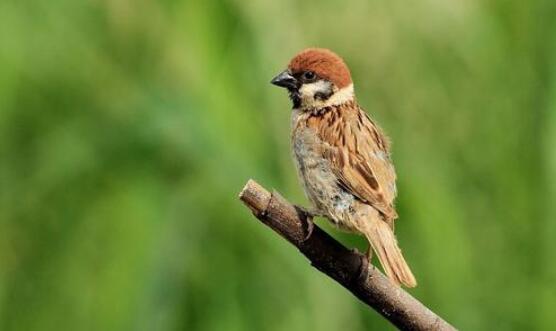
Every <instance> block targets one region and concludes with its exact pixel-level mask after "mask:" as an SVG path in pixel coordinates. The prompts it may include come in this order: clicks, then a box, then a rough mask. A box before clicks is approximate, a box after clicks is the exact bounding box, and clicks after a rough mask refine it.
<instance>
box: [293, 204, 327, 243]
mask: <svg viewBox="0 0 556 331" xmlns="http://www.w3.org/2000/svg"><path fill="white" fill-rule="evenodd" d="M295 209H297V211H298V212H299V213H300V214H301V215H302V218H303V219H304V220H305V224H306V226H307V228H306V231H307V234H306V235H305V238H303V241H305V240H307V239H309V237H311V234H313V230H314V229H315V223H314V222H313V218H315V216H324V215H322V213H319V212H317V211H316V210H315V209H307V208H305V207H301V206H297V205H296V206H295Z"/></svg>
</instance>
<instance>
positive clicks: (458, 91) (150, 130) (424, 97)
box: [0, 0, 556, 331]
mask: <svg viewBox="0 0 556 331" xmlns="http://www.w3.org/2000/svg"><path fill="white" fill-rule="evenodd" d="M308 46H321V47H328V48H331V49H333V50H335V51H336V52H338V53H339V54H340V55H342V56H343V57H344V58H345V60H346V61H347V62H348V64H349V65H350V67H351V69H352V73H353V77H354V81H355V86H356V91H357V95H358V98H359V101H360V102H361V104H362V105H363V106H364V107H365V108H366V109H367V110H368V111H369V112H370V113H372V115H373V117H374V118H375V119H376V120H377V121H378V122H379V123H380V124H381V125H382V126H383V128H384V129H385V131H386V132H388V133H389V135H390V136H391V138H392V140H393V141H394V145H393V152H394V160H395V164H396V166H397V170H398V173H399V192H400V196H399V200H398V210H399V214H400V219H399V221H398V223H397V224H398V226H397V227H396V229H397V233H398V237H399V241H400V243H401V245H402V248H403V249H404V252H405V254H406V257H407V259H408V261H409V262H410V265H411V266H412V268H413V270H414V273H415V275H416V276H417V279H418V281H419V287H417V288H416V289H414V290H411V291H410V292H411V293H412V294H413V295H415V296H416V297H417V298H419V299H420V300H422V301H423V302H424V303H425V304H426V305H428V306H429V307H430V308H431V309H433V310H434V311H436V312H437V313H438V314H440V315H441V316H443V317H444V318H446V319H447V320H449V321H450V322H451V323H453V324H454V325H455V326H457V327H459V328H461V329H465V330H551V329H552V330H553V329H554V328H555V327H556V316H555V313H554V312H555V310H556V284H555V282H556V266H555V265H554V263H555V261H556V222H555V221H556V2H554V1H549V0H539V1H520V0H505V1H502V0H499V1H494V0H492V1H478V0H471V1H451V0H450V1H440V0H426V1H420V2H402V1H388V0H377V1H364V0H354V1H316V0H315V1H305V2H300V1H292V0H287V1H260V0H255V1H249V2H248V1H238V0H235V1H234V0H207V1H200V0H199V1H179V0H174V1H148V0H136V1H131V0H113V1H112V0H94V1H93V0H89V1H74V0H56V1H46V0H42V1H40V0H34V1H15V0H3V1H1V2H0V330H3V331H8V330H355V331H357V330H391V329H393V327H392V326H390V325H389V324H388V323H387V322H386V321H384V320H383V319H382V318H381V317H380V316H379V315H378V314H377V313H375V312H374V311H372V310H370V309H368V308H367V307H365V306H364V305H363V304H361V303H360V302H358V301H357V300H356V299H355V298H354V297H353V296H352V295H351V294H349V293H348V292H346V291H345V290H343V289H342V288H341V287H340V286H338V285H337V284H336V283H334V282H333V281H331V280H330V279H328V278H327V277H325V276H323V275H322V274H320V273H319V272H317V271H316V270H314V269H313V268H311V267H310V266H309V263H308V261H306V260H305V259H304V258H303V257H302V256H301V255H300V254H298V253H297V252H296V250H295V249H294V248H292V247H291V246H290V245H289V244H287V243H286V242H285V241H284V240H282V239H281V238H279V237H278V236H277V235H275V234H274V233H273V232H271V231H269V230H268V229H267V228H265V227H264V226H262V225H261V224H259V223H258V222H257V221H256V220H254V218H253V217H252V216H251V215H250V213H249V212H248V210H247V209H246V208H245V207H243V206H242V204H241V203H240V202H239V201H238V200H237V194H238V192H239V191H240V189H241V188H242V187H243V184H244V183H245V182H246V180H247V179H248V178H250V177H252V178H254V179H256V180H257V181H259V182H260V183H261V184H263V185H264V186H266V187H268V188H270V187H274V188H276V189H277V190H279V191H280V192H281V193H282V194H283V195H284V196H286V197H288V198H289V199H290V200H291V201H294V202H296V203H300V204H306V200H305V198H304V196H303V193H302V191H301V188H300V186H299V184H298V183H297V179H296V175H295V170H294V168H293V165H292V162H291V161H290V154H289V108H290V103H289V101H288V99H287V97H286V93H285V92H284V91H283V90H280V89H278V88H275V87H273V86H271V85H270V84H269V80H270V79H271V78H272V77H273V75H274V74H276V73H278V72H279V71H281V70H282V69H283V68H284V67H285V66H286V64H287V61H288V60H289V59H290V57H291V56H293V55H294V54H295V53H296V52H297V51H299V50H301V49H302V48H305V47H308ZM318 223H319V224H321V225H322V226H324V227H325V228H327V230H328V231H330V232H331V233H332V234H333V235H334V236H335V237H337V238H338V239H339V240H341V241H342V242H344V243H345V244H346V245H350V246H355V247H359V249H364V248H365V243H364V241H363V239H361V238H358V237H356V236H353V235H347V234H342V233H339V232H338V231H336V230H334V229H332V228H330V227H329V226H328V225H327V224H326V222H325V221H323V220H319V221H318Z"/></svg>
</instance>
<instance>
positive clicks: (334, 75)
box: [288, 48, 352, 88]
mask: <svg viewBox="0 0 556 331" xmlns="http://www.w3.org/2000/svg"><path fill="white" fill-rule="evenodd" d="M288 69H289V70H290V71H291V72H292V73H293V74H296V73H300V72H303V71H312V72H314V73H315V74H317V75H318V76H319V77H321V78H324V79H326V80H329V81H331V82H332V83H334V85H336V86H337V87H338V88H343V87H346V86H348V85H349V84H351V83H352V81H351V73H350V72H349V69H348V67H347V65H346V64H345V62H344V60H342V58H341V57H340V56H338V55H337V54H336V53H334V52H332V51H331V50H329V49H326V48H307V49H305V50H303V51H301V52H299V53H298V54H297V55H296V56H294V57H293V59H292V60H291V61H290V64H289V65H288Z"/></svg>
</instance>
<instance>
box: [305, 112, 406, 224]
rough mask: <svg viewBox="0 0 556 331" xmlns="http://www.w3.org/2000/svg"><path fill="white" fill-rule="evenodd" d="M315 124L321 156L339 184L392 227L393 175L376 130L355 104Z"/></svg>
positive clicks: (386, 150) (386, 147)
mask: <svg viewBox="0 0 556 331" xmlns="http://www.w3.org/2000/svg"><path fill="white" fill-rule="evenodd" d="M317 123H318V125H317V127H315V128H316V129H317V132H318V134H319V136H320V138H321V139H322V141H323V142H324V144H325V146H326V148H325V150H324V153H323V154H324V156H325V158H327V159H328V160H329V161H330V162H331V164H332V166H333V169H334V172H335V175H336V176H337V178H338V181H339V183H340V185H342V187H344V188H345V189H346V190H347V191H348V192H350V193H351V194H353V195H354V196H356V197H357V198H358V199H359V200H361V201H363V202H365V203H368V204H369V205H371V206H373V207H374V208H376V209H377V210H378V211H380V212H381V213H382V214H383V215H384V216H385V220H386V221H387V222H388V223H390V224H392V225H393V221H394V219H396V218H397V214H396V210H395V209H394V206H393V202H394V199H395V197H396V186H395V185H396V184H395V182H396V174H395V170H394V167H393V165H392V163H391V160H390V155H389V143H388V140H387V138H386V137H385V136H384V135H383V134H382V132H381V131H380V128H379V127H378V126H377V125H375V124H374V123H373V122H372V120H371V119H370V118H369V117H368V116H367V114H366V113H365V112H364V111H363V110H361V109H360V108H359V107H358V106H357V105H356V104H355V103H351V105H350V104H348V105H345V106H343V107H338V108H336V109H334V108H333V109H332V110H330V111H328V112H326V113H325V114H323V115H321V120H320V121H317Z"/></svg>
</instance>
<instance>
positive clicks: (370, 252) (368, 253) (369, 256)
mask: <svg viewBox="0 0 556 331" xmlns="http://www.w3.org/2000/svg"><path fill="white" fill-rule="evenodd" d="M365 255H366V256H367V259H368V260H369V262H371V260H372V259H373V246H371V243H369V247H367V251H366V252H365Z"/></svg>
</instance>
